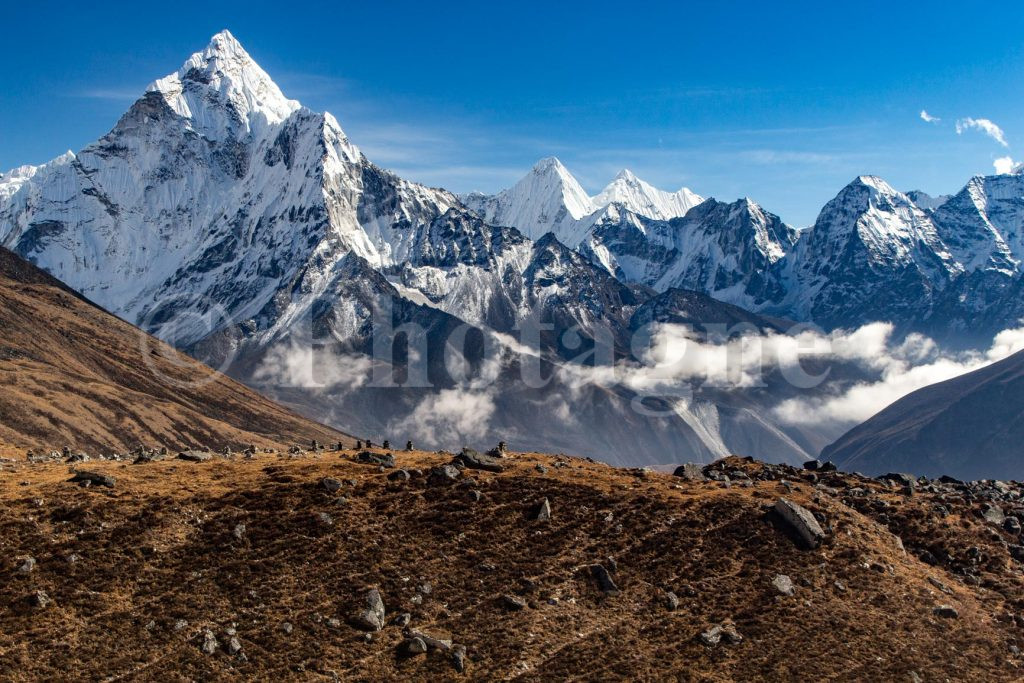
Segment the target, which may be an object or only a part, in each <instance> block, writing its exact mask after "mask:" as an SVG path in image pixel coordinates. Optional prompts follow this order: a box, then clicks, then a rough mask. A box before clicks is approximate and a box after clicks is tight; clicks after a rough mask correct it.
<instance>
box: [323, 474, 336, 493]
mask: <svg viewBox="0 0 1024 683" xmlns="http://www.w3.org/2000/svg"><path fill="white" fill-rule="evenodd" d="M320 485H321V486H323V487H324V488H325V489H327V490H328V491H329V492H331V493H335V492H336V491H338V490H339V489H341V481H339V480H338V479H335V478H334V477H324V478H323V479H321V480H320Z"/></svg>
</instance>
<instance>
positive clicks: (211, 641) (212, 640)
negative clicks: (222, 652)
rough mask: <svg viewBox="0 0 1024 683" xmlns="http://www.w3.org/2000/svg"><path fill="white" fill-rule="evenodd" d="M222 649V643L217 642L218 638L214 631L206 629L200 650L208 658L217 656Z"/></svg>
mask: <svg viewBox="0 0 1024 683" xmlns="http://www.w3.org/2000/svg"><path fill="white" fill-rule="evenodd" d="M218 647H220V643H218V642H217V636H215V635H214V634H213V631H211V630H210V629H206V630H205V631H203V642H202V643H201V644H200V645H199V650H200V651H201V652H202V653H203V654H204V655H208V656H212V655H214V654H216V652H217V648H218Z"/></svg>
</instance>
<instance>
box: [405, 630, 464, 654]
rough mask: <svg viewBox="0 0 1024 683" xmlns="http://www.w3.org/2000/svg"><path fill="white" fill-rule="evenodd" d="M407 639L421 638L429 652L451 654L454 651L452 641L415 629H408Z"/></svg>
mask: <svg viewBox="0 0 1024 683" xmlns="http://www.w3.org/2000/svg"><path fill="white" fill-rule="evenodd" d="M405 635H406V637H408V638H419V639H420V640H422V641H423V642H424V643H426V644H427V649H429V650H440V651H441V652H449V651H451V649H452V641H451V640H448V639H446V638H435V637H433V636H431V635H428V634H426V633H424V632H423V631H417V630H416V629H414V628H410V629H406V632H405Z"/></svg>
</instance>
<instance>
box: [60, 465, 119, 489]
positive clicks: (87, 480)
mask: <svg viewBox="0 0 1024 683" xmlns="http://www.w3.org/2000/svg"><path fill="white" fill-rule="evenodd" d="M68 481H70V482H73V483H75V484H79V485H81V486H106V487H107V488H111V489H112V488H114V484H115V483H116V481H117V480H116V479H114V478H113V477H111V476H109V475H106V474H100V473H99V472H88V471H86V470H78V471H77V472H75V475H74V476H73V477H71V478H70V479H68Z"/></svg>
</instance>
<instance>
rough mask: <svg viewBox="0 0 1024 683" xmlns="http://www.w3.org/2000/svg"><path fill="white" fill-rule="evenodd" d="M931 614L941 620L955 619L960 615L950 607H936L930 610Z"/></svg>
mask: <svg viewBox="0 0 1024 683" xmlns="http://www.w3.org/2000/svg"><path fill="white" fill-rule="evenodd" d="M932 614H934V615H935V616H937V617H942V618H943V619H957V618H959V617H960V613H959V612H958V611H957V610H956V608H955V607H953V606H952V605H936V606H935V607H933V608H932Z"/></svg>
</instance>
